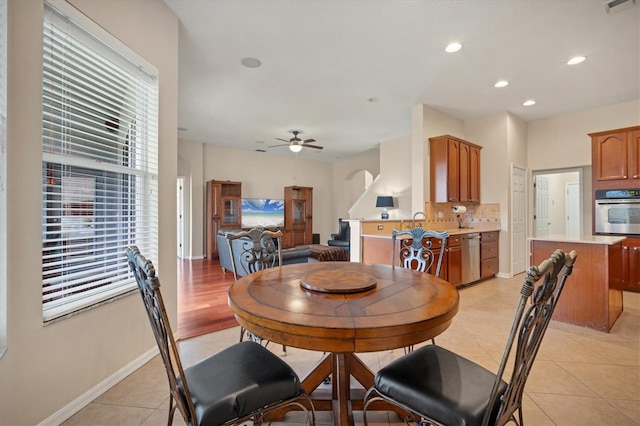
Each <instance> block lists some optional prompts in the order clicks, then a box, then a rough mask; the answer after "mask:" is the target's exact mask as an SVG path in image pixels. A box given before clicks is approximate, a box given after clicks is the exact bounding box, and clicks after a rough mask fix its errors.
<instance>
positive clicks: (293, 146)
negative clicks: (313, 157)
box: [269, 130, 324, 152]
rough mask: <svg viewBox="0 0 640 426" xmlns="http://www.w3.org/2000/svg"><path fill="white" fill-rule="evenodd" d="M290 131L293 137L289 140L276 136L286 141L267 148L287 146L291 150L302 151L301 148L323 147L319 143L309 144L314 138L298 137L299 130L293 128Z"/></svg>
mask: <svg viewBox="0 0 640 426" xmlns="http://www.w3.org/2000/svg"><path fill="white" fill-rule="evenodd" d="M291 133H293V137H292V138H291V139H289V140H286V139H281V138H276V139H277V140H279V141H282V142H286V143H281V144H279V145H271V146H270V147H269V148H275V147H277V146H288V147H289V149H290V150H291V152H300V151H302V148H314V149H323V148H324V147H322V146H320V145H311V142H315V141H316V140H315V139H305V140H302V139H300V138H299V137H298V134H299V133H300V131H299V130H293V131H291Z"/></svg>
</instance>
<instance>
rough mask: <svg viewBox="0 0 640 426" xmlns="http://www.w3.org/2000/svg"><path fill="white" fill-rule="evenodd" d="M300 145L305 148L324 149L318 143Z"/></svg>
mask: <svg viewBox="0 0 640 426" xmlns="http://www.w3.org/2000/svg"><path fill="white" fill-rule="evenodd" d="M302 146H303V147H305V148H314V149H324V147H323V146H320V145H309V144H306V143H305V144H303V145H302Z"/></svg>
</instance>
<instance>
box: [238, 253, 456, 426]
mask: <svg viewBox="0 0 640 426" xmlns="http://www.w3.org/2000/svg"><path fill="white" fill-rule="evenodd" d="M458 299H459V298H458V291H457V290H456V288H455V287H454V286H453V285H451V284H449V283H448V282H446V281H443V280H441V279H439V278H435V277H434V276H432V275H429V274H425V273H421V272H416V271H412V270H409V269H404V268H399V267H396V268H393V267H391V266H388V265H371V264H363V263H354V262H315V263H298V264H291V265H285V266H282V267H277V268H271V269H266V270H264V271H260V272H256V273H253V274H251V275H248V276H246V277H243V278H241V279H239V280H238V281H236V282H235V283H234V284H232V285H231V287H230V289H229V306H230V307H231V309H232V310H233V312H234V313H235V315H236V318H237V320H238V322H239V323H240V325H242V326H243V327H245V328H246V329H247V330H249V331H251V332H252V333H254V334H255V335H257V336H260V337H262V338H263V339H266V340H269V341H272V342H276V343H280V344H283V345H286V346H294V347H298V348H303V349H309V350H317V351H323V352H327V354H326V355H325V358H324V359H323V360H322V361H321V362H320V363H319V364H318V365H317V366H316V368H315V369H314V370H313V371H312V372H311V373H309V375H308V376H307V377H306V378H305V379H304V380H303V387H304V388H305V390H306V391H307V392H308V393H309V394H311V393H312V392H313V391H314V390H315V389H317V388H318V386H319V385H320V383H322V382H323V380H324V379H325V378H326V377H328V376H330V375H332V376H333V379H334V381H333V391H332V394H330V395H328V396H327V397H326V398H325V399H323V398H321V397H319V396H317V397H315V398H314V399H313V400H314V405H315V406H316V410H324V409H329V410H333V412H334V416H335V421H336V424H340V425H347V424H353V416H352V413H351V411H352V409H361V408H360V407H361V405H362V404H361V403H362V398H361V396H362V395H361V394H357V392H355V391H352V390H350V384H349V377H351V376H353V377H354V378H355V379H356V380H357V381H359V382H360V383H361V384H362V385H363V386H364V388H365V389H366V388H368V387H370V386H371V385H373V377H374V373H373V371H371V370H370V369H369V368H368V367H367V366H366V365H365V364H364V363H363V362H362V361H361V360H360V359H359V358H358V357H357V356H356V354H355V352H373V351H381V350H388V349H395V348H401V347H406V346H409V345H414V344H417V343H420V342H424V341H426V340H429V339H431V338H433V337H435V336H437V335H438V334H440V333H442V332H443V331H444V330H446V329H447V328H448V327H449V325H450V324H451V322H452V320H453V317H454V316H455V314H456V313H457V311H458ZM314 395H315V393H314ZM327 403H328V404H329V405H327Z"/></svg>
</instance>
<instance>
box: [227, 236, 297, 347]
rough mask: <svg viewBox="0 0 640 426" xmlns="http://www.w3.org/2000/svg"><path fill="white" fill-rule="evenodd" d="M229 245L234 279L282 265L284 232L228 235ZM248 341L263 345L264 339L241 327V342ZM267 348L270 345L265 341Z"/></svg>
mask: <svg viewBox="0 0 640 426" xmlns="http://www.w3.org/2000/svg"><path fill="white" fill-rule="evenodd" d="M227 243H228V245H229V252H230V253H231V265H232V267H233V278H234V279H235V280H237V279H238V277H239V276H245V275H249V274H251V273H254V272H257V271H262V270H263V269H268V268H273V267H274V266H279V265H282V231H269V230H265V229H262V228H253V229H250V230H249V231H241V232H237V233H231V232H229V233H227ZM245 333H246V334H247V339H248V340H251V341H254V342H257V343H260V344H262V342H263V339H262V337H260V336H256V335H255V334H253V333H251V332H250V331H248V330H245V328H244V327H242V326H241V327H240V341H241V342H242V340H243V339H244V335H245ZM264 343H265V346H266V345H267V344H268V343H269V342H268V341H264ZM282 352H283V353H284V355H286V354H287V347H286V346H284V345H283V346H282Z"/></svg>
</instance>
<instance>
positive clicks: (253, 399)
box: [184, 341, 301, 425]
mask: <svg viewBox="0 0 640 426" xmlns="http://www.w3.org/2000/svg"><path fill="white" fill-rule="evenodd" d="M184 375H185V377H186V379H187V383H188V384H189V390H190V391H191V397H192V400H193V402H194V407H195V410H196V414H197V417H198V424H200V425H219V424H222V423H225V422H226V421H228V420H229V419H234V418H238V417H243V416H246V415H247V414H249V413H251V412H253V411H255V410H258V409H261V408H263V407H264V406H265V405H267V404H270V403H272V402H273V401H276V400H287V399H290V398H292V397H293V396H295V395H298V394H300V392H301V386H300V380H299V379H298V376H297V375H296V373H295V372H294V371H293V370H292V369H291V367H289V365H287V364H286V363H285V362H284V361H282V360H281V359H280V358H279V357H278V356H276V355H275V354H273V353H271V352H270V351H269V350H268V349H265V348H264V347H263V346H261V345H259V344H257V343H254V342H249V341H247V342H242V343H238V344H236V345H233V346H231V347H229V348H226V349H224V350H222V351H220V352H218V353H217V354H215V355H213V356H211V357H208V358H207V359H205V360H203V361H200V362H199V363H197V364H195V365H193V366H191V367H189V368H187V369H185V371H184ZM211 383H221V384H222V383H224V386H220V387H217V388H216V389H217V390H216V389H212V386H211Z"/></svg>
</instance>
